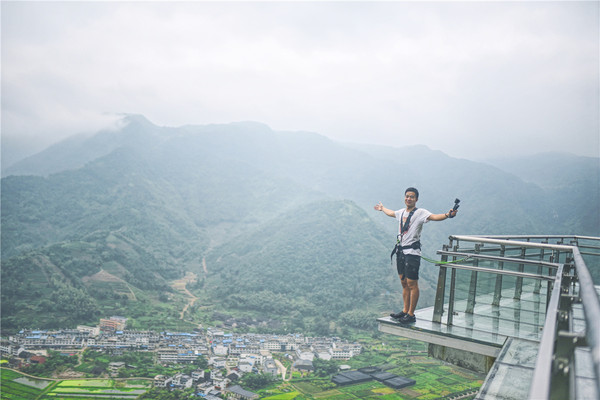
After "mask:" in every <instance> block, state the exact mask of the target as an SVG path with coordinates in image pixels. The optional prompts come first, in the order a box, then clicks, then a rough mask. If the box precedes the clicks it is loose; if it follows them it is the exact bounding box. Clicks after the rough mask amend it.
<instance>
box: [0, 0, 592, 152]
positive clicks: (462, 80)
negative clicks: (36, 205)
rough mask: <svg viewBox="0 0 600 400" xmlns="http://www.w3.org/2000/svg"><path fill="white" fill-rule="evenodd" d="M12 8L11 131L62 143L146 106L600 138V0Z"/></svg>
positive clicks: (167, 112)
mask: <svg viewBox="0 0 600 400" xmlns="http://www.w3.org/2000/svg"><path fill="white" fill-rule="evenodd" d="M2 11H3V12H2V49H3V60H2V63H3V67H2V68H3V69H2V92H3V96H2V115H3V119H2V125H3V126H2V136H3V142H4V141H5V140H6V139H9V138H10V139H12V140H18V138H23V137H33V136H37V137H39V140H37V143H39V144H40V145H42V144H45V143H51V142H52V141H55V140H57V139H60V138H63V137H65V136H67V135H71V134H73V133H77V132H80V131H82V130H86V129H92V130H93V129H96V127H97V126H98V125H101V124H103V123H104V122H105V120H106V119H107V113H108V114H111V113H114V114H116V113H122V112H132V113H140V114H144V115H145V116H147V117H148V118H149V119H150V120H151V121H153V122H155V123H157V124H159V125H175V126H176V125H183V124H205V123H220V122H231V121H239V120H255V121H260V122H263V123H266V124H268V125H270V126H271V127H273V128H274V129H281V130H311V131H315V132H318V133H321V134H324V135H326V136H329V137H332V138H334V139H337V140H347V141H357V142H374V143H380V144H388V145H395V146H402V145H409V144H417V143H420V144H426V145H428V146H430V147H432V148H434V149H441V150H443V151H445V152H447V153H449V154H450V155H454V156H458V157H466V158H481V157H484V156H492V155H499V154H506V153H515V154H522V153H534V152H538V151H548V150H557V149H560V150H564V151H571V152H574V153H576V154H582V155H595V156H598V152H599V150H598V148H599V144H598V129H599V128H598V125H599V123H598V108H599V102H598V92H599V89H598V88H599V83H598V82H599V80H598V70H599V67H598V65H599V62H598V59H599V55H598V40H599V39H598V24H599V23H598V18H597V17H598V4H597V3H596V2H590V3H585V2H584V3H580V2H577V3H570V2H543V3H538V2H522V3H518V2H508V3H504V2H481V3H480V2H457V3H454V2H441V3H437V2H435V3H431V2H425V3H420V2H419V3H417V2H377V3H368V2H325V3H320V2H282V3H278V2H241V3H240V2H178V3H167V2H164V3H163V2H139V3H137V2H133V3H131V2H127V3H120V2H107V3H102V2H91V3H87V2H86V3H72V2H66V3H62V2H61V3H54V2H51V3H44V2H9V3H4V4H3V7H2ZM17 21H18V22H17ZM109 122H110V121H109ZM565 137H569V140H564V138H565ZM3 156H4V154H3ZM3 158H4V157H3Z"/></svg>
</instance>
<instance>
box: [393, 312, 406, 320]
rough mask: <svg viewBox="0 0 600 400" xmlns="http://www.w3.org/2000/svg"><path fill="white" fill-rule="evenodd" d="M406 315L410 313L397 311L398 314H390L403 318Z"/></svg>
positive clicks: (396, 317)
mask: <svg viewBox="0 0 600 400" xmlns="http://www.w3.org/2000/svg"><path fill="white" fill-rule="evenodd" d="M405 315H408V314H407V313H405V312H404V311H400V312H399V313H396V314H390V317H392V318H394V319H402V318H403V317H404V316H405Z"/></svg>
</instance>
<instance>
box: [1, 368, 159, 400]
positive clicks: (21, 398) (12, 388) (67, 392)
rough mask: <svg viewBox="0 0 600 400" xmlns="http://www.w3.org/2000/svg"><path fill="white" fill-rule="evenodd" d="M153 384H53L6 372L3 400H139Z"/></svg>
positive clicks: (74, 381)
mask: <svg viewBox="0 0 600 400" xmlns="http://www.w3.org/2000/svg"><path fill="white" fill-rule="evenodd" d="M150 385H151V383H150V382H149V381H143V380H139V379H137V380H131V381H114V380H112V379H69V380H63V381H52V380H47V379H34V378H31V377H27V376H25V375H22V374H20V373H18V372H15V371H12V370H9V369H4V368H3V369H2V386H1V390H0V399H2V400H4V399H6V400H32V399H40V400H57V399H61V400H68V399H73V400H75V399H76V400H99V399H106V398H111V399H135V398H137V397H138V396H140V395H141V394H143V393H145V392H146V390H147V389H148V388H149V387H150Z"/></svg>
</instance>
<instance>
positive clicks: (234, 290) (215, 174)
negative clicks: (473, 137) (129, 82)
mask: <svg viewBox="0 0 600 400" xmlns="http://www.w3.org/2000/svg"><path fill="white" fill-rule="evenodd" d="M57 159H60V160H57ZM17 167H19V168H17ZM19 169H20V170H21V171H25V170H26V171H28V172H27V173H31V174H34V175H38V176H32V175H28V176H20V175H12V176H7V177H5V178H3V179H2V327H3V329H16V328H22V327H35V328H44V327H51V326H65V325H66V324H74V323H83V322H87V323H93V322H95V321H97V318H98V317H101V316H107V315H108V314H111V315H112V314H120V315H124V316H126V317H129V318H131V323H132V326H137V327H140V328H144V327H145V328H147V327H149V326H155V327H159V328H160V326H159V325H160V324H163V328H164V327H166V326H169V324H171V326H172V324H173V321H174V320H179V313H180V312H181V310H182V309H183V307H184V306H185V304H186V302H187V301H189V299H187V298H186V295H184V294H182V293H179V292H178V291H177V290H176V289H175V288H174V286H173V281H174V280H176V279H183V278H184V277H191V278H190V280H189V281H188V288H189V289H190V290H191V292H192V293H193V294H194V296H197V298H198V301H196V302H195V303H194V306H193V307H189V308H188V311H187V314H186V315H185V318H186V319H189V320H192V321H194V322H200V321H206V322H211V321H213V320H214V318H217V316H218V318H223V317H222V315H224V314H231V315H235V316H237V317H240V316H248V317H249V318H250V319H252V318H257V317H261V316H262V317H264V318H265V319H271V320H279V321H280V322H281V323H282V325H281V326H282V329H289V330H293V329H308V330H313V331H316V330H318V331H319V332H321V333H326V332H325V331H326V330H327V329H330V328H331V325H330V324H326V323H324V322H325V321H327V322H336V321H337V322H342V321H343V323H342V325H343V326H356V327H361V326H362V327H364V326H365V325H367V324H368V321H372V320H373V317H374V316H376V315H378V314H381V313H382V312H387V311H389V310H390V309H393V308H394V307H395V306H396V305H398V304H400V303H399V301H398V296H399V293H400V291H399V285H398V283H397V282H396V280H397V277H395V271H394V269H393V267H392V266H391V265H390V260H389V252H390V250H391V247H393V244H394V234H395V231H396V229H397V223H396V222H395V221H394V220H393V219H391V218H388V217H386V216H385V215H383V214H382V213H377V212H375V211H373V208H372V206H373V205H374V204H375V203H376V202H377V201H382V202H383V203H384V204H385V205H386V206H388V207H390V208H395V209H398V208H401V207H403V193H404V189H405V188H406V187H407V186H416V187H418V188H419V190H420V191H421V198H420V201H419V204H418V205H419V206H420V207H424V208H427V209H429V210H431V211H433V212H445V211H446V210H448V209H449V208H450V207H451V205H452V202H453V200H454V198H455V197H459V198H461V200H462V203H461V205H462V207H461V209H460V213H459V217H458V218H456V219H454V220H452V221H445V222H441V223H430V224H428V226H426V227H425V230H424V235H423V243H424V253H425V254H427V255H429V256H434V254H435V250H436V249H438V248H439V247H440V246H441V244H442V243H445V242H446V238H447V236H448V234H450V233H468V234H484V233H485V234H517V233H528V234H535V233H540V234H542V233H543V234H549V233H577V234H595V235H597V234H598V226H597V225H595V226H594V225H593V224H588V225H589V226H588V227H586V226H584V224H583V223H581V224H578V223H575V224H574V225H573V221H572V219H569V221H568V222H569V225H566V224H560V223H557V221H559V220H558V219H557V217H556V215H555V214H553V213H552V212H550V211H551V210H553V209H555V208H556V204H555V203H556V199H555V198H553V197H552V196H548V193H547V191H546V190H545V189H543V188H541V187H540V186H538V185H536V184H534V183H526V182H524V181H523V180H521V179H520V178H518V177H517V176H515V175H514V174H511V173H506V172H503V171H501V170H500V169H498V168H496V167H492V166H490V165H487V164H484V163H474V162H470V161H467V160H458V159H454V158H451V157H448V156H447V155H445V154H443V153H441V152H436V151H431V150H429V149H427V148H425V147H422V146H417V147H409V148H401V149H392V148H382V147H371V146H348V145H342V144H339V143H336V142H333V141H331V140H329V139H327V138H325V137H323V136H320V135H317V134H314V133H305V132H274V131H272V130H271V129H270V128H268V127H267V126H265V125H262V124H258V123H234V124H228V125H207V126H184V127H180V128H164V127H157V126H155V125H153V124H151V123H150V122H149V121H147V120H146V119H145V118H143V117H140V116H128V117H126V118H125V119H124V124H123V127H122V129H120V130H118V131H102V132H99V133H98V134H96V135H94V136H90V137H85V138H79V139H78V140H76V141H67V142H65V143H63V144H57V145H55V146H53V147H52V148H49V149H48V150H46V151H45V152H42V153H40V154H39V155H38V156H34V157H30V158H29V159H27V160H24V161H23V162H22V163H19V165H15V167H14V169H13V173H15V174H16V173H18V170H19ZM588 193H589V198H590V199H591V200H592V201H594V197H593V196H596V200H597V191H595V192H594V190H589V191H588ZM579 206H587V207H588V209H589V203H586V204H583V205H578V206H577V207H572V208H570V212H573V213H580V212H581V209H580V208H579ZM567 227H568V228H569V231H568V232H566V231H565V228H567ZM422 271H423V275H422V276H423V279H422V286H423V294H424V295H423V297H422V300H421V305H426V304H428V302H431V287H433V286H434V280H435V279H436V277H437V271H436V270H435V268H434V267H433V266H429V265H425V266H424V267H423V270H422ZM17 282H18V283H19V284H18V285H17V284H16V283H17Z"/></svg>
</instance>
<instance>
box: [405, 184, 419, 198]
mask: <svg viewBox="0 0 600 400" xmlns="http://www.w3.org/2000/svg"><path fill="white" fill-rule="evenodd" d="M408 192H413V193H414V194H415V196H416V197H417V199H418V198H419V191H418V190H417V189H416V188H414V187H409V188H408V189H406V190H405V191H404V195H405V196H406V193H408Z"/></svg>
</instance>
